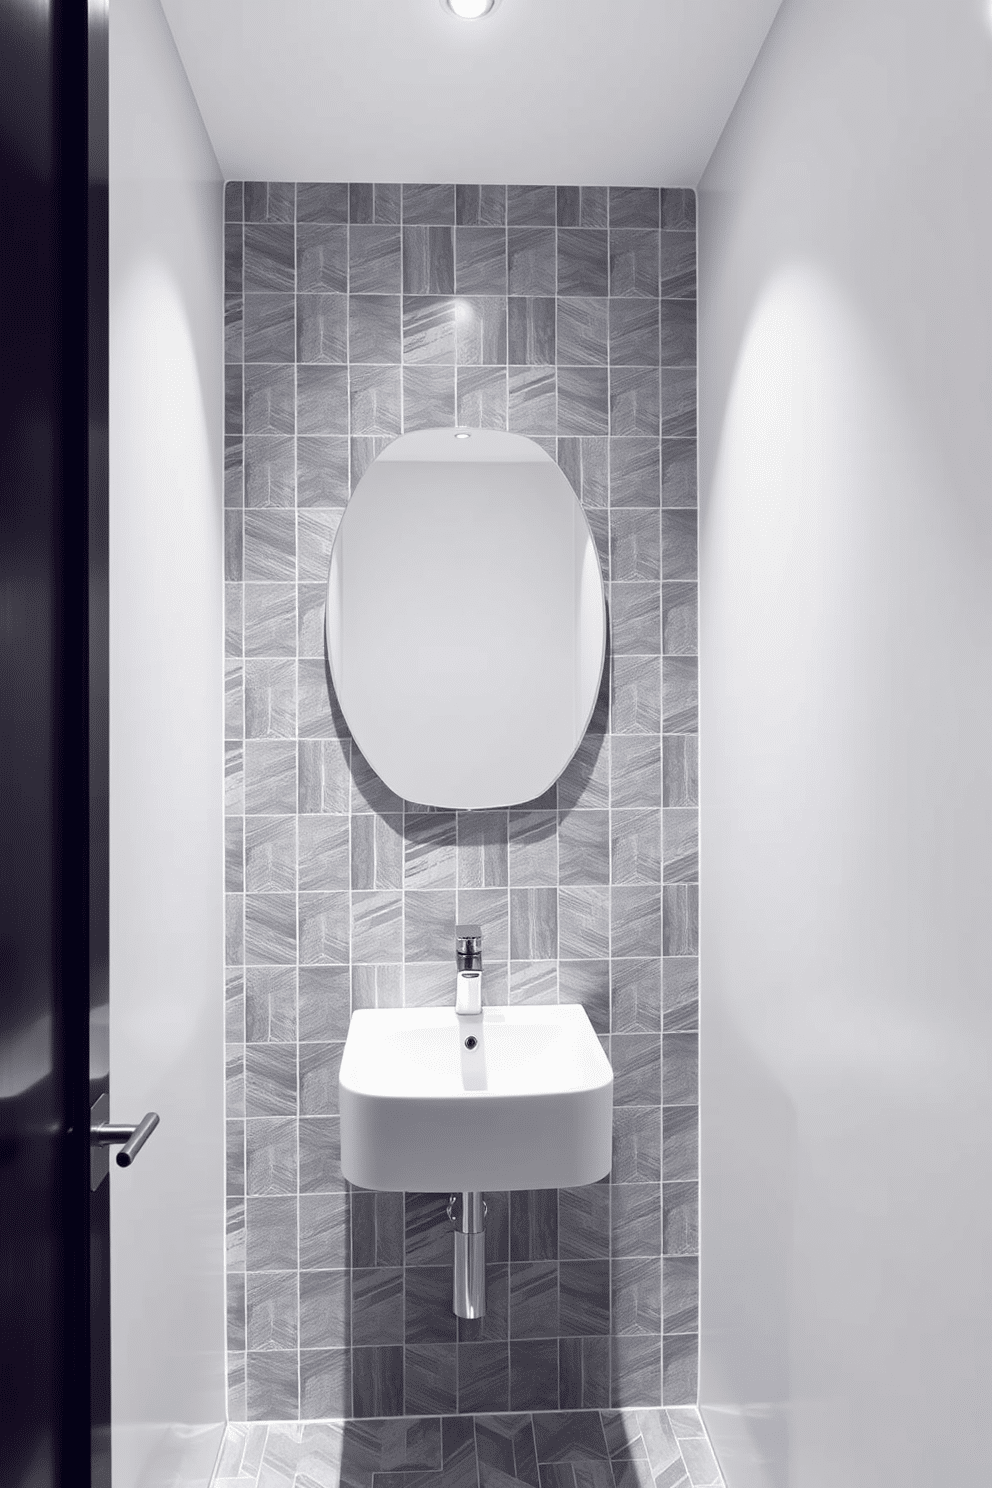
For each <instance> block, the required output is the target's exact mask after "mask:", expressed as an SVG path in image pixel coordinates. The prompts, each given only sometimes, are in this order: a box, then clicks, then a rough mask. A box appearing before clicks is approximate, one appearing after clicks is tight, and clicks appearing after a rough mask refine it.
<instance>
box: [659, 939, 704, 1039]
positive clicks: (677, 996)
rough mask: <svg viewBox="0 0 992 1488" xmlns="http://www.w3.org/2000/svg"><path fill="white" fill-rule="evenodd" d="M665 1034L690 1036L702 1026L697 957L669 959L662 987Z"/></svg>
mask: <svg viewBox="0 0 992 1488" xmlns="http://www.w3.org/2000/svg"><path fill="white" fill-rule="evenodd" d="M663 997H664V1014H665V1029H666V1031H672V1032H678V1031H680V1030H681V1031H684V1032H691V1031H692V1030H693V1029H695V1028H698V1026H699V962H698V961H697V960H696V958H695V957H694V956H669V957H668V958H667V959H666V961H665V979H664V987H663Z"/></svg>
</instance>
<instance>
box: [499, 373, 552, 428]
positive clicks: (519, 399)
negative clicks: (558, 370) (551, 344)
mask: <svg viewBox="0 0 992 1488" xmlns="http://www.w3.org/2000/svg"><path fill="white" fill-rule="evenodd" d="M557 417H558V413H557V396H556V379H555V369H554V367H510V368H509V370H508V399H507V426H508V428H509V429H510V431H511V432H512V433H514V434H530V435H534V434H548V435H553V434H555V433H556V430H557Z"/></svg>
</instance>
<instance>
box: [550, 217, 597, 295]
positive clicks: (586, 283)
mask: <svg viewBox="0 0 992 1488" xmlns="http://www.w3.org/2000/svg"><path fill="white" fill-rule="evenodd" d="M557 247H558V253H557V267H558V294H559V295H562V296H565V295H568V296H571V295H605V294H607V293H608V289H609V254H608V234H607V233H606V232H604V231H602V230H599V229H587V228H560V229H559V231H558V244H557Z"/></svg>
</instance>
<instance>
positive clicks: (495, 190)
mask: <svg viewBox="0 0 992 1488" xmlns="http://www.w3.org/2000/svg"><path fill="white" fill-rule="evenodd" d="M455 221H456V222H457V223H458V224H459V226H461V227H503V226H504V225H505V223H506V187H505V186H456V187H455Z"/></svg>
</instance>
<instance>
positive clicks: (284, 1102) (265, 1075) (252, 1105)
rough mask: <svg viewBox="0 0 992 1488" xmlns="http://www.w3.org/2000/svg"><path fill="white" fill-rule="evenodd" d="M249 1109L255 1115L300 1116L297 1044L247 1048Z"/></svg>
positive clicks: (246, 1079) (247, 1112)
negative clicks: (297, 1097) (297, 1082)
mask: <svg viewBox="0 0 992 1488" xmlns="http://www.w3.org/2000/svg"><path fill="white" fill-rule="evenodd" d="M245 1112H246V1115H247V1116H248V1117H254V1116H295V1115H296V1045H295V1044H285V1043H283V1044H274V1043H268V1044H248V1045H246V1047H245Z"/></svg>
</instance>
